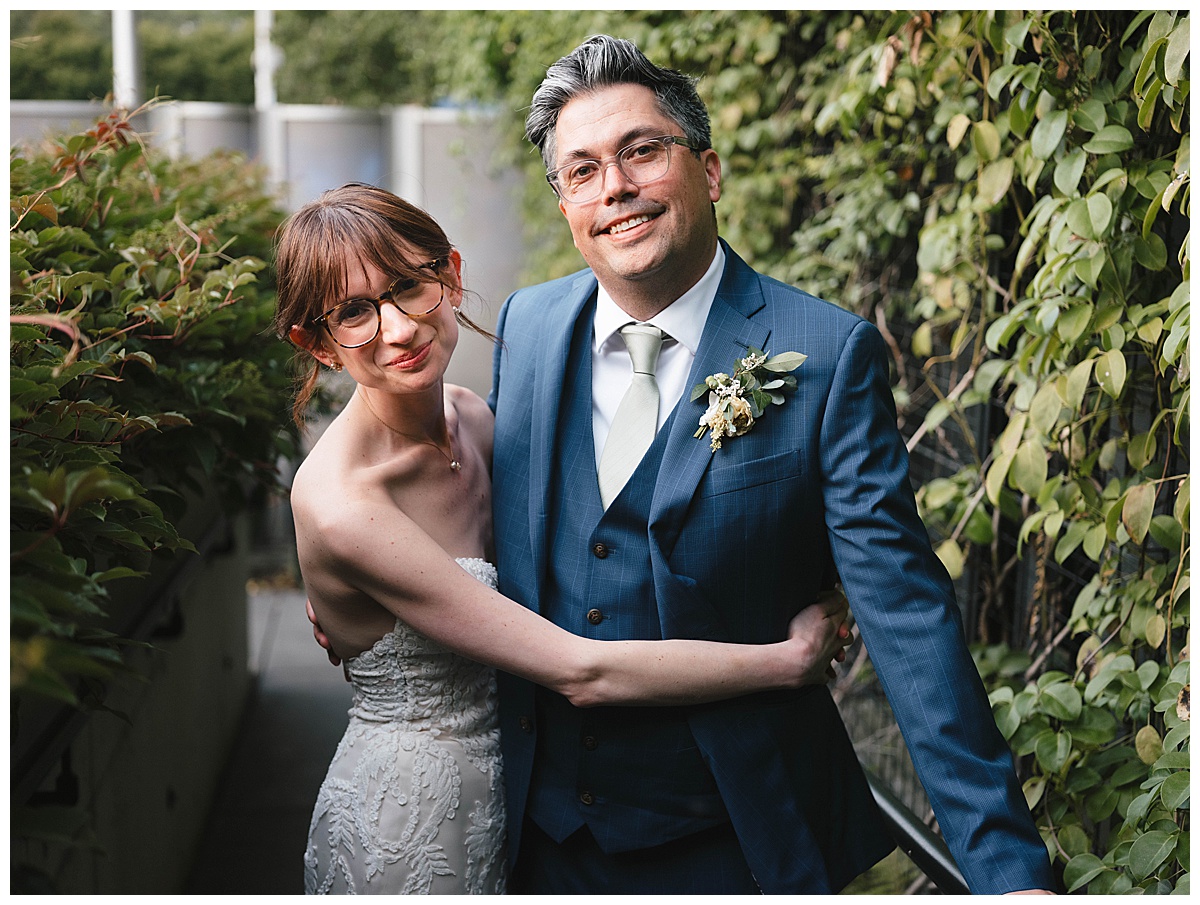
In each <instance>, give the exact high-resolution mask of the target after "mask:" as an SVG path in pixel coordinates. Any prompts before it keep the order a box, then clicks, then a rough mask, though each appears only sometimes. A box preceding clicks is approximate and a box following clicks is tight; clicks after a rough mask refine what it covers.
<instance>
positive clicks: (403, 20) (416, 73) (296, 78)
mask: <svg viewBox="0 0 1200 905" xmlns="http://www.w3.org/2000/svg"><path fill="white" fill-rule="evenodd" d="M444 15H445V14H444V13H440V12H438V11H433V10H279V11H277V12H276V13H275V24H274V29H273V32H272V38H273V40H274V41H275V43H276V44H277V45H278V47H279V50H280V67H279V70H278V72H277V73H276V77H275V78H276V92H277V93H278V95H279V100H280V102H282V103H285V104H346V105H348V106H357V107H377V106H379V105H381V104H432V103H435V102H437V101H438V100H440V99H441V95H442V92H441V90H440V89H439V87H438V86H439V84H440V82H439V80H438V79H437V71H438V64H439V61H440V60H441V59H443V58H445V57H446V56H447V54H448V52H449V51H451V49H452V44H453V40H451V39H448V38H447V35H448V34H449V33H448V32H447V31H445V30H444V27H443V24H442V19H443V17H444Z"/></svg>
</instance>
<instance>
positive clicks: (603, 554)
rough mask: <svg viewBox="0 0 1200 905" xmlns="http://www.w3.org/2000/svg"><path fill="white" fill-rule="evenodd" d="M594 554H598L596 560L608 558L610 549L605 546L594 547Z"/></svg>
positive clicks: (597, 545)
mask: <svg viewBox="0 0 1200 905" xmlns="http://www.w3.org/2000/svg"><path fill="white" fill-rule="evenodd" d="M592 552H593V553H595V554H596V559H607V558H608V547H606V546H604V544H596V545H595V546H594V547H592Z"/></svg>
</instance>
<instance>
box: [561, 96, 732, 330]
mask: <svg viewBox="0 0 1200 905" xmlns="http://www.w3.org/2000/svg"><path fill="white" fill-rule="evenodd" d="M663 135H680V136H682V135H683V131H682V129H681V128H680V127H679V124H678V123H676V122H675V121H674V120H672V119H671V118H670V117H668V116H666V115H665V114H664V113H662V112H661V111H660V110H659V108H658V103H657V101H656V99H655V97H654V92H653V91H651V90H650V89H649V88H646V87H643V86H642V85H633V84H628V85H615V86H612V87H609V88H602V89H600V90H599V91H596V92H593V93H591V94H584V95H580V96H579V97H577V98H575V99H574V100H572V101H570V102H569V103H567V105H566V106H565V107H563V109H562V111H561V112H560V114H559V117H558V124H557V126H556V127H555V139H556V146H557V160H556V161H555V163H554V166H555V167H561V166H564V165H565V164H568V163H571V162H572V161H574V160H578V159H583V158H593V159H596V160H600V161H602V162H604V163H605V164H606V165H605V167H604V171H603V173H602V179H603V185H602V188H601V192H600V195H599V196H598V197H597V198H595V199H593V200H591V201H587V202H585V203H583V204H572V203H569V202H566V201H561V200H560V201H559V209H560V210H561V211H562V212H563V215H564V216H565V217H566V218H567V222H568V223H569V224H570V227H571V235H572V237H573V238H574V240H575V247H576V248H578V249H579V252H580V254H582V255H583V257H584V260H586V261H587V263H588V265H589V266H590V267H591V268H592V270H593V271H594V272H595V274H596V277H597V279H599V281H600V283H601V284H602V285H603V286H604V288H605V289H606V290H608V292H609V293H610V294H611V295H612V296H613V298H614V299H615V300H616V301H617V302H618V304H620V303H621V302H622V299H623V298H626V297H630V296H631V295H632V296H635V297H637V298H640V299H645V298H647V297H649V296H651V295H653V296H654V297H659V296H661V306H662V307H666V306H667V305H669V304H670V303H671V302H673V301H675V299H677V298H678V297H679V296H680V295H682V294H683V293H684V292H686V291H687V290H688V289H690V288H691V287H692V286H694V285H695V284H696V282H697V281H698V280H699V279H700V277H702V276H703V275H704V272H705V271H706V270H707V269H708V265H709V264H711V263H712V256H713V254H714V252H715V249H716V242H717V226H716V222H715V219H714V217H713V211H712V204H713V202H715V201H717V199H719V198H720V197H721V162H720V160H719V159H718V158H717V154H716V152H715V151H713V150H711V149H710V150H706V151H703V152H701V154H700V159H699V160H697V158H696V155H695V154H694V153H692V151H690V150H688V149H687V148H683V147H680V146H675V147H673V148H672V149H671V166H670V169H668V170H667V172H666V174H665V175H664V176H662V177H660V178H659V179H656V180H654V181H653V182H650V183H647V184H645V185H637V184H635V183H633V182H630V181H629V179H627V178H626V177H625V176H624V175H623V174H622V173H621V171H620V169H618V168H617V167H616V166H615V162H614V161H613V160H612V158H613V155H615V154H616V153H617V152H618V151H619V150H621V149H622V148H624V147H626V146H627V145H629V144H631V143H632V142H635V141H638V140H639V139H644V138H657V137H659V136H663ZM659 310H661V308H660V309H659Z"/></svg>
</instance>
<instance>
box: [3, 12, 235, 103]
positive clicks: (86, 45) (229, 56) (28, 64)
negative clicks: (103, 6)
mask: <svg viewBox="0 0 1200 905" xmlns="http://www.w3.org/2000/svg"><path fill="white" fill-rule="evenodd" d="M136 23H137V26H136V27H137V36H138V43H139V50H140V54H141V66H142V78H143V84H144V86H145V90H146V91H147V92H149V93H150V94H156V95H161V96H165V97H171V98H173V99H175V100H181V101H216V102H221V103H227V104H252V103H254V70H253V67H252V65H251V61H252V54H253V51H254V14H253V13H252V12H249V11H240V12H237V11H229V10H187V11H170V12H168V11H162V10H138V12H137V18H136ZM9 27H10V35H11V38H12V41H11V43H10V60H9V76H10V78H9V82H10V84H9V96H10V97H14V98H20V99H23V100H86V99H91V98H103V97H105V96H106V95H108V94H109V93H110V92H111V91H112V78H113V60H112V17H111V15H110V13H109V12H108V11H105V10H14V11H13V12H11V13H10V14H9Z"/></svg>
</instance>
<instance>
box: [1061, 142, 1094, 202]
mask: <svg viewBox="0 0 1200 905" xmlns="http://www.w3.org/2000/svg"><path fill="white" fill-rule="evenodd" d="M1086 164H1087V154H1086V153H1085V152H1084V150H1083V149H1082V148H1076V149H1075V150H1074V151H1072V152H1071V153H1070V154H1067V155H1066V156H1065V157H1064V158H1063V159H1062V160H1060V161H1059V162H1058V164H1057V165H1056V166H1055V167H1054V186H1055V188H1057V189H1058V190H1059V191H1060V192H1062V193H1063V194H1064V195H1067V196H1068V197H1069V196H1071V195H1074V194H1075V192H1076V190H1077V189H1078V188H1079V180H1080V178H1081V177H1082V176H1083V168H1084V166H1085V165H1086Z"/></svg>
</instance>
